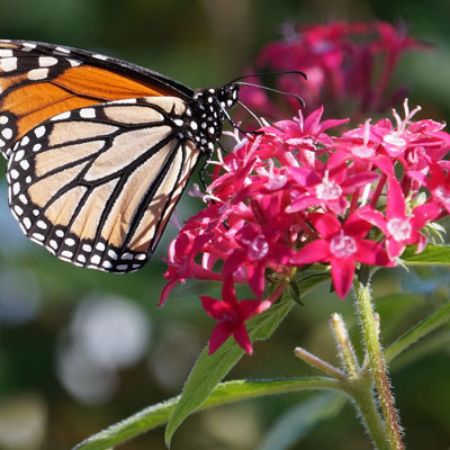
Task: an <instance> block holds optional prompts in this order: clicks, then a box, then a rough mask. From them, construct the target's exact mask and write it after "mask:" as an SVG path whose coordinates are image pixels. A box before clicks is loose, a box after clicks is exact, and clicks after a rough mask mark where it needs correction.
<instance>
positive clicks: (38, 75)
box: [27, 69, 48, 81]
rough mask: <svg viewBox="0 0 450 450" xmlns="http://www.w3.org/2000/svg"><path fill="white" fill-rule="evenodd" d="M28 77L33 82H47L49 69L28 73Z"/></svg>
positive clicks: (34, 70)
mask: <svg viewBox="0 0 450 450" xmlns="http://www.w3.org/2000/svg"><path fill="white" fill-rule="evenodd" d="M27 76H28V79H29V80H31V81H39V80H45V79H46V78H47V76H48V69H33V70H30V71H29V72H28V74H27Z"/></svg>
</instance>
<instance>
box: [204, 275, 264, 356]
mask: <svg viewBox="0 0 450 450" xmlns="http://www.w3.org/2000/svg"><path fill="white" fill-rule="evenodd" d="M200 300H201V302H202V305H203V308H204V309H205V311H206V313H207V314H208V315H209V316H210V317H212V318H213V319H214V320H215V321H216V322H217V324H216V326H215V327H214V330H213V331H212V335H211V339H210V341H209V354H212V353H214V352H215V351H216V350H217V349H218V348H219V347H220V346H221V345H222V344H223V343H224V342H225V341H226V340H227V339H228V338H229V337H230V336H233V337H234V339H235V340H236V342H237V343H238V344H239V346H240V347H242V349H243V350H245V351H246V352H247V353H249V354H251V353H252V352H253V347H252V343H251V342H250V339H249V337H248V333H247V329H246V327H245V321H246V320H248V319H250V318H252V317H253V316H255V315H257V314H260V313H262V312H264V311H266V310H267V309H268V308H270V305H271V302H270V301H269V300H264V301H258V300H240V301H239V300H238V299H237V297H236V292H235V290H234V287H233V284H232V283H231V282H230V281H229V280H225V281H224V283H223V288H222V300H219V299H216V298H213V297H209V296H207V295H202V296H200Z"/></svg>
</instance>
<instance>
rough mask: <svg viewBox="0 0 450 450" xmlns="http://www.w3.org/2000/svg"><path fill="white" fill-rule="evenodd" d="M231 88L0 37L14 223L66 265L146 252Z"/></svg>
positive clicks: (119, 266) (1, 139)
mask: <svg viewBox="0 0 450 450" xmlns="http://www.w3.org/2000/svg"><path fill="white" fill-rule="evenodd" d="M237 99H238V87H237V85H235V84H233V83H231V84H229V85H226V86H224V87H222V88H219V89H202V90H198V91H193V90H191V89H190V88H188V87H186V86H183V85H182V84H180V83H178V82H176V81H173V80H171V79H169V78H167V77H165V76H163V75H161V74H158V73H156V72H152V71H149V70H147V69H144V68H141V67H139V66H135V65H133V64H130V63H126V62H124V61H120V60H116V59H113V58H109V57H105V56H103V55H98V54H93V53H89V52H86V51H84V50H78V49H73V48H70V47H62V46H53V45H50V44H42V43H34V42H26V41H0V150H1V152H2V154H3V155H4V157H5V158H6V159H7V161H8V168H7V180H8V185H9V205H10V208H11V211H12V213H13V215H14V216H15V217H16V219H17V220H18V221H19V224H20V226H21V228H22V230H23V232H24V233H25V234H26V235H27V236H28V237H29V238H30V239H31V240H33V241H35V242H37V243H38V244H40V245H43V246H44V247H45V248H47V250H48V251H50V252H51V253H53V254H54V255H56V256H57V257H58V258H60V259H62V260H65V261H69V262H71V263H73V264H75V265H78V266H82V267H89V268H94V269H100V270H104V271H109V272H118V273H125V272H129V271H134V270H137V269H139V268H140V267H141V266H142V265H143V264H145V262H146V261H147V260H148V256H149V254H151V253H152V252H153V251H154V249H155V247H156V245H157V243H158V241H159V239H160V237H161V234H162V232H163V230H164V228H165V226H166V224H167V221H168V219H169V217H170V215H171V213H172V212H173V209H174V207H175V205H176V203H177V202H178V200H179V198H180V196H181V194H182V192H183V190H184V189H185V187H186V185H187V182H188V180H189V177H190V175H191V173H192V172H193V170H194V168H195V167H196V165H197V163H198V161H199V160H200V158H201V157H202V156H209V155H211V153H212V152H213V151H214V147H215V145H216V143H217V141H218V140H219V139H220V137H221V135H222V127H223V121H224V117H226V116H227V114H228V113H227V110H228V109H229V108H231V107H232V106H233V105H234V104H235V103H236V102H237Z"/></svg>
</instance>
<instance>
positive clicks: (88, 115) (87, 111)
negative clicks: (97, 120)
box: [80, 108, 95, 119]
mask: <svg viewBox="0 0 450 450" xmlns="http://www.w3.org/2000/svg"><path fill="white" fill-rule="evenodd" d="M80 117H83V119H93V118H94V117H95V109H94V108H83V109H81V110H80Z"/></svg>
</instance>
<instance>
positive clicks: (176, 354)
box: [0, 0, 450, 450]
mask: <svg viewBox="0 0 450 450" xmlns="http://www.w3.org/2000/svg"><path fill="white" fill-rule="evenodd" d="M336 19H339V20H346V21H354V20H364V21H370V20H374V19H380V20H387V21H391V22H394V23H395V22H399V21H402V22H405V23H406V24H407V25H408V29H409V32H410V34H411V35H412V36H414V37H415V38H417V39H420V40H424V41H426V42H430V43H432V44H433V45H434V48H433V49H430V50H428V51H426V52H411V53H409V54H408V55H407V56H406V57H405V58H404V59H403V60H402V62H401V64H400V67H399V70H398V71H397V72H396V78H397V80H398V81H399V82H400V81H401V82H403V81H405V82H406V83H407V85H408V86H409V87H410V90H411V94H410V98H411V104H413V105H414V104H421V105H422V106H423V107H424V112H423V113H422V114H423V117H430V118H434V119H436V120H445V119H446V118H447V119H448V118H449V117H450V76H449V74H450V37H449V33H448V23H449V19H450V2H448V1H447V2H443V1H438V0H433V1H428V2H424V1H422V0H413V1H401V0H390V1H387V0H382V1H374V0H373V1H367V0H347V1H331V0H318V1H315V2H305V1H303V2H302V1H295V0H290V1H286V0H284V1H279V2H274V1H273V0H271V1H269V0H260V1H257V0H253V1H251V0H213V1H212V0H203V1H201V0H195V1H194V0H192V1H186V2H184V1H172V2H168V1H163V0H127V1H118V0H58V1H56V0H40V1H35V0H11V1H7V0H0V35H1V37H2V38H18V39H32V40H40V41H48V42H54V43H59V44H68V45H72V46H75V47H81V48H86V49H91V50H95V51H99V52H102V53H105V54H109V55H114V56H117V57H120V58H123V59H127V60H129V61H133V62H135V63H138V64H141V65H144V66H146V67H149V68H151V69H154V70H157V71H160V72H162V73H165V74H168V75H169V76H172V77H174V78H176V79H177V80H179V81H181V82H184V83H186V84H188V85H190V86H192V87H200V86H216V85H221V84H222V83H224V82H226V81H227V80H230V79H231V78H233V77H235V76H238V75H240V74H242V73H244V71H245V68H246V67H247V66H249V65H250V64H251V63H252V61H253V58H254V57H255V56H256V54H257V52H258V50H259V49H260V48H261V47H262V46H263V45H264V44H266V43H267V42H269V41H270V40H276V39H279V38H280V36H281V30H282V27H283V24H285V23H287V22H292V23H298V24H305V25H306V24H313V23H324V22H330V21H332V20H336ZM0 164H1V165H2V170H3V169H4V164H3V161H2V162H1V163H0ZM200 207H201V205H200V204H199V203H198V202H196V201H195V200H192V199H190V198H187V196H185V198H184V199H183V201H182V202H181V204H180V206H179V208H178V212H179V215H180V217H181V218H187V217H189V216H190V215H191V214H193V213H194V212H195V211H197V210H198V209H199V208H200ZM169 228H170V227H169ZM171 233H172V235H173V233H174V231H173V227H172V230H168V231H167V232H166V236H165V238H164V239H163V241H162V242H161V244H160V246H159V250H158V253H157V254H156V255H155V256H154V258H153V261H152V262H151V264H149V265H148V266H146V267H145V268H144V269H143V270H141V271H140V272H139V273H137V274H132V275H128V276H114V275H108V274H104V273H99V272H96V271H92V270H82V269H79V268H76V267H72V266H71V265H68V264H66V263H63V262H61V261H58V260H56V259H55V258H53V257H52V256H51V255H49V254H48V253H47V252H45V251H44V250H42V249H41V248H39V247H38V246H36V245H34V244H31V243H29V242H28V241H27V240H26V239H25V237H23V236H22V234H21V232H20V230H19V227H18V226H17V225H16V223H15V221H14V219H13V218H12V216H11V215H10V213H9V211H8V208H7V198H6V186H5V179H4V176H3V175H2V178H1V180H0V243H1V244H0V449H4V450H16V449H19V450H38V449H45V450H61V449H69V448H71V447H72V446H73V445H74V444H75V443H77V442H78V441H80V440H82V439H83V438H85V437H87V436H89V435H90V434H92V433H94V432H97V431H99V430H101V429H102V428H104V427H106V426H108V425H110V424H112V423H114V422H116V421H118V420H120V419H122V418H124V417H126V416H128V415H130V414H132V413H133V412H135V411H137V410H139V409H141V408H143V407H145V406H147V405H150V404H153V403H156V402H158V401H161V400H163V399H166V398H168V397H171V396H174V395H176V394H178V393H179V391H180V388H181V386H182V383H183V380H184V378H185V377H186V375H187V373H188V371H189V369H190V367H191V366H192V364H193V362H194V360H195V357H196V355H197V354H198V353H199V352H200V350H201V349H202V347H203V345H204V344H205V343H206V341H207V339H208V336H209V333H210V330H211V327H212V322H211V321H210V320H209V319H207V318H206V317H205V315H204V313H203V312H202V310H201V308H200V306H199V302H198V300H197V298H198V295H199V294H200V293H206V291H208V293H210V294H211V292H210V291H211V287H210V286H204V285H201V284H199V283H188V284H187V285H186V286H184V287H182V288H179V289H177V290H176V291H174V293H173V294H172V296H171V299H170V301H169V303H168V304H167V306H166V307H164V308H158V307H157V306H156V304H157V301H158V297H159V292H160V290H161V287H162V286H163V284H164V280H163V273H164V270H165V267H164V264H163V262H162V258H163V256H164V253H165V251H166V248H167V243H168V241H169V238H170V234H171ZM448 282H449V278H448V271H447V272H445V271H439V270H433V271H431V270H427V271H420V272H409V273H407V272H406V271H404V270H400V269H399V270H395V271H392V270H391V271H390V272H389V273H386V272H385V273H380V274H379V276H378V277H377V280H376V283H375V292H377V293H378V297H380V300H379V302H378V308H379V310H380V313H381V315H382V321H383V336H384V341H385V342H386V343H389V342H391V341H392V340H393V339H395V337H397V336H399V335H400V334H401V333H402V332H403V331H405V330H406V329H407V327H408V325H411V324H413V323H415V322H416V321H418V320H420V319H421V318H423V317H424V316H425V315H426V314H427V313H429V312H431V311H432V310H434V309H435V308H436V307H437V306H439V304H441V303H442V301H445V300H446V299H447V298H448V284H449V283H448ZM304 304H305V305H304V306H303V307H301V306H299V307H298V308H297V309H296V310H295V311H294V312H293V313H292V314H291V315H290V316H289V318H288V319H287V320H286V321H285V322H284V323H283V324H282V326H281V327H280V329H279V330H278V331H277V333H276V334H275V335H274V337H273V338H272V339H271V341H270V342H266V343H258V344H256V347H255V350H256V352H255V355H254V356H252V357H245V358H244V359H243V360H242V361H241V362H240V364H239V365H238V366H237V368H236V369H235V370H234V371H233V373H232V376H231V377H232V378H241V377H253V378H264V377H269V376H274V377H276V376H295V375H302V374H308V373H312V372H311V371H310V370H309V369H308V368H306V367H304V365H302V364H301V363H300V362H299V361H298V360H296V359H295V358H294V357H293V354H292V351H293V348H294V347H295V346H297V345H301V346H303V347H305V348H307V349H309V350H310V351H313V352H316V353H317V354H318V355H320V356H322V357H324V358H329V359H330V360H332V361H335V360H336V356H335V350H334V347H333V343H332V337H331V335H330V333H329V331H328V327H327V320H328V318H329V316H330V314H331V313H332V312H340V313H341V314H343V315H344V317H345V318H347V319H348V323H349V324H350V325H352V324H353V322H354V319H353V317H354V315H353V307H352V300H351V298H349V299H347V300H346V301H344V302H342V301H340V300H338V299H337V298H336V297H335V296H332V295H330V294H329V293H328V287H324V288H322V289H321V290H318V291H316V292H314V294H313V295H309V296H308V297H305V299H304ZM353 325H354V324H353ZM449 334H450V328H447V329H445V330H443V331H442V332H440V334H437V335H435V336H434V338H433V339H434V340H433V339H431V340H430V341H429V343H428V347H422V348H423V349H424V350H423V355H416V356H417V357H416V358H415V359H413V358H412V357H411V358H406V357H405V358H404V359H403V360H402V361H399V362H398V363H397V364H394V365H393V368H392V369H393V373H392V382H393V385H394V387H395V392H396V394H397V402H398V407H399V409H400V411H401V415H402V419H403V424H404V426H405V428H406V443H407V448H408V449H410V450H421V449H423V448H429V449H433V450H440V449H442V450H444V449H448V448H449V445H450V416H449V412H450V376H449V375H450V359H449V356H450V354H449V345H448V344H449V343H450V340H449ZM354 338H355V339H357V338H358V333H357V331H356V330H354ZM445 340H446V342H447V344H446V345H443V344H442V342H443V341H445ZM312 395H313V394H299V395H290V396H288V397H278V398H267V399H261V400H255V401H251V402H245V403H241V404H237V405H232V406H227V407H223V408H218V409H216V410H212V411H209V412H204V413H201V414H198V415H196V416H194V417H192V418H190V419H189V420H188V421H187V422H186V424H185V425H184V426H183V427H182V428H181V430H180V432H179V433H178V434H177V435H176V436H175V439H174V444H173V447H172V448H173V449H174V450H178V449H180V450H181V449H182V450H190V449H197V450H203V449H204V450H206V449H207V450H214V449H217V450H232V449H233V450H250V449H257V448H258V446H259V445H260V444H261V443H262V442H263V439H264V436H265V435H266V433H267V432H268V431H269V430H270V429H271V427H272V426H274V425H275V424H276V423H277V421H279V420H280V419H281V418H282V417H283V415H284V414H286V413H288V411H290V409H291V408H292V407H294V406H296V405H298V404H299V403H301V402H303V401H307V400H308V399H309V398H310V397H311V396H312ZM331 447H332V448H333V449H334V450H341V449H342V450H343V449H346V450H351V449H355V450H364V449H370V448H371V445H370V443H369V442H368V440H367V437H366V436H365V435H364V431H363V429H362V427H361V426H360V425H359V423H358V420H357V419H356V417H355V414H354V411H353V409H352V407H351V405H349V404H347V405H345V406H344V407H343V409H341V410H340V411H339V412H338V413H337V415H336V416H335V417H333V418H330V419H328V420H325V421H323V422H322V423H320V424H319V425H317V426H316V427H314V428H313V429H312V430H311V431H310V432H309V433H308V434H307V436H306V437H305V438H304V439H303V440H302V441H301V442H299V443H298V444H296V445H294V446H292V449H317V450H320V449H328V448H331ZM123 448H124V449H127V450H141V449H142V450H143V449H152V450H160V449H161V450H162V449H164V444H163V434H162V430H156V431H153V432H151V433H149V434H147V435H145V436H143V437H141V438H139V439H137V440H135V441H133V442H130V443H128V444H126V445H124V447H123ZM273 450H276V449H273Z"/></svg>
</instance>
